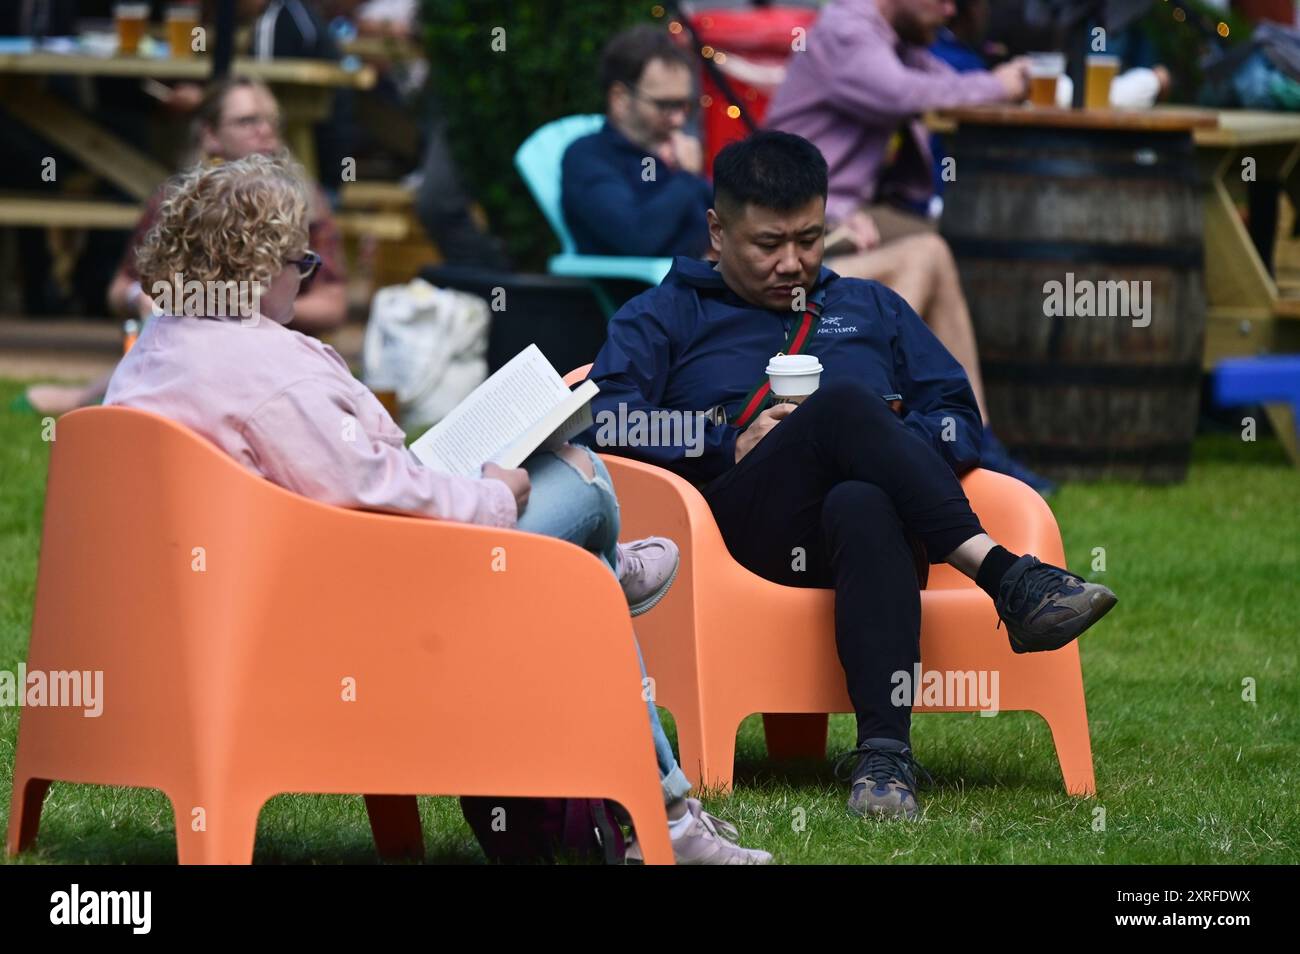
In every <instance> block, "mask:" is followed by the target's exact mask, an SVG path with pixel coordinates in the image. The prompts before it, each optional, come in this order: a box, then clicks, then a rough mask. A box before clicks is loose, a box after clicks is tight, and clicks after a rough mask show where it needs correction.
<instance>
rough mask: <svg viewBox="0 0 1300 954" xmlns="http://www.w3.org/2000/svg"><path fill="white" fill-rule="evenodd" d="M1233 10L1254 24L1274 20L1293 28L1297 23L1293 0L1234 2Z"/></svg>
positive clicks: (1247, 0) (1243, 0)
mask: <svg viewBox="0 0 1300 954" xmlns="http://www.w3.org/2000/svg"><path fill="white" fill-rule="evenodd" d="M1232 9H1233V10H1235V11H1236V12H1237V13H1240V14H1241V15H1242V16H1244V17H1246V18H1248V19H1249V20H1250V21H1251V22H1253V23H1257V22H1259V21H1260V20H1272V21H1273V22H1274V23H1284V24H1286V25H1287V26H1291V25H1292V24H1293V23H1294V22H1295V7H1294V6H1293V5H1292V0H1233V3H1232ZM1211 16H1213V13H1211Z"/></svg>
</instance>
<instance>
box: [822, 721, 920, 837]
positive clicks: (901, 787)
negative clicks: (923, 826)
mask: <svg viewBox="0 0 1300 954" xmlns="http://www.w3.org/2000/svg"><path fill="white" fill-rule="evenodd" d="M854 760H856V762H857V764H856V766H855V768H854V770H853V774H852V776H851V778H852V783H851V786H850V788H849V803H848V807H849V811H850V812H852V813H853V814H854V815H861V816H862V817H863V818H888V819H894V818H902V819H905V820H909V821H910V820H912V819H915V818H916V817H917V815H919V814H920V807H919V806H918V805H917V801H916V775H915V769H917V768H919V767H920V766H918V765H917V763H916V761H915V760H914V759H913V758H912V750H911V749H910V748H909V747H908V746H907V744H906V743H904V742H899V741H898V740H896V739H867V740H866V741H865V742H863V743H862V744H861V745H860V746H858V747H857V748H856V749H854V750H853V751H851V752H846V753H845V754H844V755H842V756H840V759H839V762H838V763H837V765H836V774H840V775H841V777H843V775H842V774H841V772H840V769H841V768H842V767H843V766H845V765H848V764H849V763H851V762H853V761H854Z"/></svg>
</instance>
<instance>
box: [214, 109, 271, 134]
mask: <svg viewBox="0 0 1300 954" xmlns="http://www.w3.org/2000/svg"><path fill="white" fill-rule="evenodd" d="M263 123H266V125H267V126H269V127H270V128H271V129H272V130H273V131H279V129H280V117H279V116H278V115H274V114H271V115H266V114H264V113H252V114H250V115H248V116H236V117H235V118H234V119H228V120H226V125H227V126H237V127H239V128H240V129H241V130H244V131H245V132H247V131H249V130H253V129H256V128H257V127H258V126H260V125H262V124H263Z"/></svg>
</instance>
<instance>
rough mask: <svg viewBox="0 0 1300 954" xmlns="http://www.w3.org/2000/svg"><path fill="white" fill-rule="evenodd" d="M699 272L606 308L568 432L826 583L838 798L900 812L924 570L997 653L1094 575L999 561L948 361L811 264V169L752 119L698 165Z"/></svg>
mask: <svg viewBox="0 0 1300 954" xmlns="http://www.w3.org/2000/svg"><path fill="white" fill-rule="evenodd" d="M713 172H714V203H713V205H714V207H713V208H712V209H710V210H709V213H708V222H709V233H710V242H711V245H712V249H713V251H714V252H715V253H716V254H717V256H718V262H717V264H716V266H715V265H713V264H712V263H709V262H702V261H694V260H691V259H686V258H679V259H677V260H676V261H675V263H674V266H673V269H672V271H671V272H670V273H669V274H668V276H667V277H666V278H665V279H664V281H663V283H662V284H661V285H659V287H657V288H653V289H651V290H649V291H647V292H645V293H644V294H642V295H639V296H638V297H636V298H634V299H632V300H631V301H630V302H628V303H627V304H626V305H624V306H623V308H622V309H620V310H619V312H618V313H617V314H616V315H615V316H614V317H613V319H612V320H611V322H610V327H609V340H608V341H607V343H606V344H605V346H604V348H602V349H601V352H600V354H599V356H598V357H597V358H596V362H595V365H594V367H593V368H592V371H591V379H592V380H594V381H596V382H597V383H598V384H599V385H600V393H599V394H598V395H597V397H596V399H595V400H594V401H593V404H592V408H593V412H594V414H595V425H594V426H593V427H592V428H591V429H590V430H588V431H587V432H586V434H585V435H584V438H583V439H584V440H585V441H586V442H587V443H590V444H593V445H595V446H598V447H599V448H600V449H602V450H605V451H608V452H612V453H617V454H623V455H626V456H630V457H636V458H639V459H641V460H644V461H648V462H650V463H654V464H658V465H660V466H662V467H666V468H668V469H670V470H673V471H676V472H677V473H679V474H681V475H683V476H684V477H686V478H687V479H689V480H691V481H693V482H694V483H696V485H697V486H699V487H700V489H701V492H702V493H703V495H704V497H705V499H706V500H707V501H708V503H709V506H710V508H711V509H712V511H713V515H714V517H715V519H716V520H717V522H718V527H719V529H720V530H721V532H722V535H723V538H724V539H725V541H726V543H727V547H728V549H729V550H730V551H731V553H732V555H733V556H734V557H735V558H736V560H737V561H738V562H740V563H741V564H742V565H744V566H745V567H747V568H748V569H750V570H751V571H753V572H754V573H757V574H759V575H760V576H763V577H766V578H767V579H770V580H773V581H775V582H778V583H783V584H786V585H789V586H812V587H833V588H834V589H835V597H836V599H835V638H836V645H837V648H838V650H839V656H840V661H841V663H842V664H843V666H844V670H845V675H846V678H847V682H848V690H849V697H850V699H851V700H852V702H853V706H854V710H855V712H856V714H857V721H858V747H857V748H856V749H855V750H854V752H853V753H851V755H853V756H854V758H855V760H856V766H855V771H854V774H853V776H852V784H851V789H850V796H849V809H850V811H852V812H855V813H857V814H861V815H883V816H887V817H903V818H910V817H914V816H915V815H916V813H917V802H916V795H915V778H914V774H913V770H914V763H913V761H912V756H911V748H910V744H909V729H910V722H911V706H910V702H911V699H910V698H908V699H906V700H904V701H902V702H900V701H899V700H897V699H896V695H897V694H896V693H895V691H894V690H895V689H896V687H897V686H898V684H899V683H898V678H897V674H898V673H904V674H911V673H913V671H914V670H913V666H914V665H915V664H917V663H918V662H919V660H920V587H921V586H922V585H923V581H922V577H923V576H924V575H925V562H924V561H921V562H919V563H918V560H917V555H918V554H921V555H923V556H924V558H925V559H927V560H928V561H929V562H930V563H941V562H945V563H950V564H952V565H953V566H955V567H956V568H957V569H958V570H960V571H962V572H963V573H965V574H966V575H967V576H969V577H971V578H972V579H974V580H975V581H976V582H977V583H978V585H979V586H980V587H981V588H982V589H984V590H985V592H987V593H988V594H989V596H990V597H991V598H992V599H993V600H994V602H995V605H996V607H997V611H998V614H999V615H1000V616H1001V618H1002V619H1003V621H1005V622H1006V624H1007V630H1008V636H1009V638H1010V641H1011V646H1012V649H1014V650H1015V651H1016V652H1036V651H1043V650H1052V649H1058V648H1060V647H1061V646H1064V645H1066V644H1067V643H1069V642H1070V641H1072V640H1073V639H1075V638H1076V637H1078V636H1079V635H1080V634H1081V633H1082V632H1083V631H1084V630H1085V629H1087V628H1088V627H1089V626H1091V625H1092V624H1093V623H1094V622H1095V621H1096V620H1098V619H1100V618H1101V617H1102V616H1103V615H1104V614H1105V613H1106V612H1107V611H1108V610H1109V609H1110V608H1111V607H1112V606H1113V605H1114V604H1115V595H1114V594H1113V593H1111V592H1110V590H1108V589H1106V588H1105V587H1103V586H1098V585H1096V584H1092V583H1085V582H1084V581H1083V580H1081V579H1079V578H1078V577H1076V576H1074V575H1072V574H1070V573H1068V572H1067V571H1065V570H1063V569H1061V568H1059V567H1054V566H1051V565H1049V564H1044V563H1040V562H1039V561H1038V560H1037V559H1036V558H1034V557H1033V556H1029V555H1024V556H1020V555H1017V554H1013V553H1009V552H1008V551H1007V550H1005V549H1004V548H1002V547H1000V546H998V545H997V544H996V543H995V542H994V541H993V540H992V539H991V538H990V537H989V536H988V535H987V534H986V533H984V531H983V528H982V527H981V526H980V523H979V519H978V518H977V517H976V515H975V514H974V513H973V512H972V511H971V508H970V504H969V502H968V501H967V500H966V496H965V494H964V493H963V492H962V488H961V484H960V483H959V482H958V479H957V476H958V475H959V474H961V473H962V472H964V471H965V470H968V469H970V468H971V467H972V466H974V465H975V464H976V462H977V461H978V459H979V439H980V433H981V425H980V415H979V410H978V408H977V406H976V403H975V397H974V394H973V393H972V392H971V388H970V384H969V383H968V381H967V379H966V375H965V373H964V372H963V371H962V369H961V366H960V365H959V364H958V363H957V361H956V360H955V359H954V358H953V357H952V356H951V355H950V354H949V353H948V352H947V351H946V350H945V349H944V348H943V346H942V345H941V344H940V343H939V341H938V340H937V339H936V338H935V337H934V335H933V334H931V333H930V331H929V329H928V328H926V326H925V324H924V323H923V322H922V321H921V319H920V318H919V317H918V316H917V315H916V313H915V312H914V311H912V309H911V308H910V307H908V305H907V303H906V302H905V301H903V299H902V298H900V297H899V296H898V295H896V294H895V293H894V292H892V291H890V290H889V289H888V288H886V287H884V286H883V285H881V284H879V283H877V282H873V281H863V280H859V279H852V278H841V277H839V276H837V275H835V273H833V272H831V271H829V270H828V269H825V268H823V267H822V264H821V263H822V239H823V232H824V230H825V203H826V192H827V170H826V162H825V160H824V159H823V158H822V155H821V153H820V152H818V150H817V148H816V147H815V146H813V145H812V144H811V143H810V142H808V141H807V140H806V139H803V138H801V137H799V136H794V135H791V134H789V133H781V132H773V131H765V132H760V133H756V134H754V135H753V136H751V137H750V138H749V139H746V140H744V141H742V142H738V143H732V144H731V145H729V146H727V147H726V148H725V149H723V150H722V152H721V153H720V154H719V155H718V158H717V161H716V162H715V163H714V167H713ZM779 352H786V353H795V352H798V353H801V354H807V355H813V356H815V357H816V358H817V359H818V360H819V361H820V363H821V365H822V366H823V368H824V370H823V372H822V376H821V381H820V386H819V387H818V389H817V390H816V391H815V392H814V393H813V394H812V395H810V396H809V397H808V398H807V399H806V400H805V401H804V402H803V403H802V404H799V405H798V406H796V405H794V404H790V403H779V404H775V405H773V406H771V407H767V408H766V409H765V410H761V411H760V409H761V408H762V407H763V406H764V402H763V398H764V397H765V392H764V390H763V383H764V382H765V381H766V375H765V368H766V366H767V363H768V360H769V359H770V358H771V357H772V356H773V355H776V354H777V353H779Z"/></svg>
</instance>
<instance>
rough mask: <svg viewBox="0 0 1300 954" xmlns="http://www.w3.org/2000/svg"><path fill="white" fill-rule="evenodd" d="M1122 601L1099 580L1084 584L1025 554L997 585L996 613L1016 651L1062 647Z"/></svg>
mask: <svg viewBox="0 0 1300 954" xmlns="http://www.w3.org/2000/svg"><path fill="white" fill-rule="evenodd" d="M1117 602H1119V600H1118V598H1117V597H1116V596H1115V594H1114V593H1112V592H1111V591H1110V590H1109V589H1108V588H1106V587H1104V586H1102V585H1101V584H1100V583H1085V582H1084V581H1083V580H1082V579H1080V578H1079V577H1077V576H1075V575H1074V574H1073V573H1071V572H1069V571H1068V570H1063V569H1061V568H1060V567H1059V566H1052V564H1050V563H1042V562H1040V561H1039V560H1038V558H1037V557H1033V556H1028V555H1026V556H1022V557H1021V558H1020V559H1019V560H1017V561H1016V562H1015V563H1013V564H1012V565H1011V569H1009V570H1007V574H1006V576H1004V577H1003V578H1002V583H1001V584H1000V585H999V586H998V598H997V602H996V604H995V605H996V607H997V611H998V616H1000V617H1001V618H1002V621H1003V622H1004V623H1006V624H1007V637H1008V638H1009V639H1010V640H1011V648H1012V650H1013V651H1015V652H1018V653H1037V652H1043V651H1045V650H1051V649H1060V648H1061V647H1062V646H1064V645H1065V644H1066V643H1069V642H1070V641H1071V640H1074V639H1077V638H1078V637H1079V636H1080V635H1082V633H1083V631H1084V630H1086V629H1087V628H1088V627H1089V626H1091V625H1092V624H1093V623H1095V622H1097V620H1099V619H1101V618H1102V617H1103V616H1105V615H1106V614H1107V613H1109V612H1110V609H1111V607H1112V606H1114V605H1115V604H1116V603H1117Z"/></svg>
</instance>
